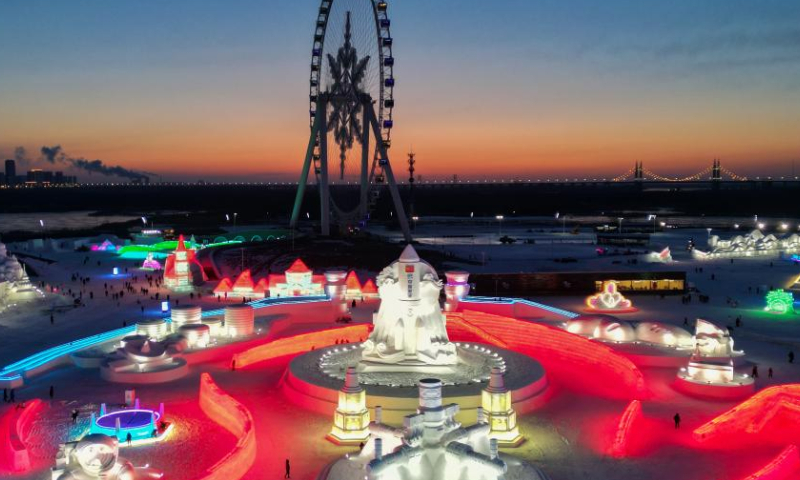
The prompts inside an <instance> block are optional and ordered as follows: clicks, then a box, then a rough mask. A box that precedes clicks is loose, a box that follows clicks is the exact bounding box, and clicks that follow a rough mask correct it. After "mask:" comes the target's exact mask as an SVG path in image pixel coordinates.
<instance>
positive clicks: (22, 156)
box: [14, 147, 30, 166]
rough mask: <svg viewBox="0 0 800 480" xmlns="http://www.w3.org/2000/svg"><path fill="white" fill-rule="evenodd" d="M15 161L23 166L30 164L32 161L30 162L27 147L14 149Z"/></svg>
mask: <svg viewBox="0 0 800 480" xmlns="http://www.w3.org/2000/svg"><path fill="white" fill-rule="evenodd" d="M14 160H16V162H17V163H18V164H20V165H21V166H24V165H28V164H29V163H30V160H28V152H26V151H25V147H17V148H15V149H14Z"/></svg>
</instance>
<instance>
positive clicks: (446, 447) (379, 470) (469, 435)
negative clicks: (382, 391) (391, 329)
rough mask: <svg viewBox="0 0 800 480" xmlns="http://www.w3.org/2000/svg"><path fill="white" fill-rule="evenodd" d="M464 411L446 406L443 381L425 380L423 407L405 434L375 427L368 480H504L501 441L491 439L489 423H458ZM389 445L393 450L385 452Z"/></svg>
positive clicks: (408, 423) (421, 394) (421, 388)
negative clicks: (459, 412)
mask: <svg viewBox="0 0 800 480" xmlns="http://www.w3.org/2000/svg"><path fill="white" fill-rule="evenodd" d="M458 410H459V407H458V405H457V404H449V405H443V404H442V382H441V381H440V380H437V379H423V380H420V382H419V408H418V410H417V413H416V414H414V415H409V416H407V417H406V418H405V420H404V422H403V428H402V429H395V428H392V427H389V426H387V425H383V424H380V423H373V424H371V425H370V431H371V432H372V437H371V441H370V444H369V445H368V446H367V447H366V448H365V450H366V451H367V452H374V458H373V459H372V460H371V461H370V462H369V463H368V464H367V476H366V478H367V479H368V480H389V479H392V480H394V479H403V480H445V479H459V480H501V479H504V478H505V474H506V471H507V465H506V462H504V461H503V460H501V459H500V457H499V456H498V453H497V441H496V440H489V436H488V435H489V424H487V423H476V424H475V425H472V426H469V427H466V428H465V427H462V426H461V424H460V423H458V422H457V421H456V420H455V415H456V414H457V413H458ZM376 420H377V419H376ZM398 440H399V441H400V442H401V443H400V444H399V446H397V447H395V446H396V445H397V444H398ZM388 445H391V446H392V448H393V450H392V451H388V452H387V451H385V447H386V446H388ZM387 450H388V449H387Z"/></svg>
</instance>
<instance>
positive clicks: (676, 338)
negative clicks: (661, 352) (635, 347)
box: [636, 322, 694, 350]
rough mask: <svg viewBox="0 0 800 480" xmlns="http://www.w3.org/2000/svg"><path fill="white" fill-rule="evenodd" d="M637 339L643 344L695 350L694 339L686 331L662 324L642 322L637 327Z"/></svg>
mask: <svg viewBox="0 0 800 480" xmlns="http://www.w3.org/2000/svg"><path fill="white" fill-rule="evenodd" d="M636 339H637V340H639V341H642V342H647V343H652V344H654V345H662V346H665V347H673V348H677V349H679V350H680V349H684V350H688V349H692V348H694V338H693V337H692V334H691V333H689V332H687V331H686V330H684V329H682V328H680V327H676V326H675V325H669V324H667V323H660V322H641V323H640V324H638V325H636Z"/></svg>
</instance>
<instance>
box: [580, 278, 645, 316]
mask: <svg viewBox="0 0 800 480" xmlns="http://www.w3.org/2000/svg"><path fill="white" fill-rule="evenodd" d="M586 306H587V307H588V309H589V310H596V311H603V312H609V313H610V312H616V313H625V312H632V311H635V309H634V308H633V303H632V302H631V301H630V300H628V299H627V298H625V297H624V296H623V295H622V294H621V293H620V292H619V290H618V289H617V282H615V281H614V280H608V281H606V282H603V291H602V292H600V293H598V294H597V295H592V296H590V297H587V298H586Z"/></svg>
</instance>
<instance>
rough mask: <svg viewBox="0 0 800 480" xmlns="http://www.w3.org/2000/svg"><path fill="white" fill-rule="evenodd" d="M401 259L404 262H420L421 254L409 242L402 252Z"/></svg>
mask: <svg viewBox="0 0 800 480" xmlns="http://www.w3.org/2000/svg"><path fill="white" fill-rule="evenodd" d="M399 260H400V261H401V262H403V263H415V262H419V255H417V251H416V250H414V247H412V246H411V244H410V243H409V244H408V245H406V248H404V249H403V253H401V254H400V258H399Z"/></svg>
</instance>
